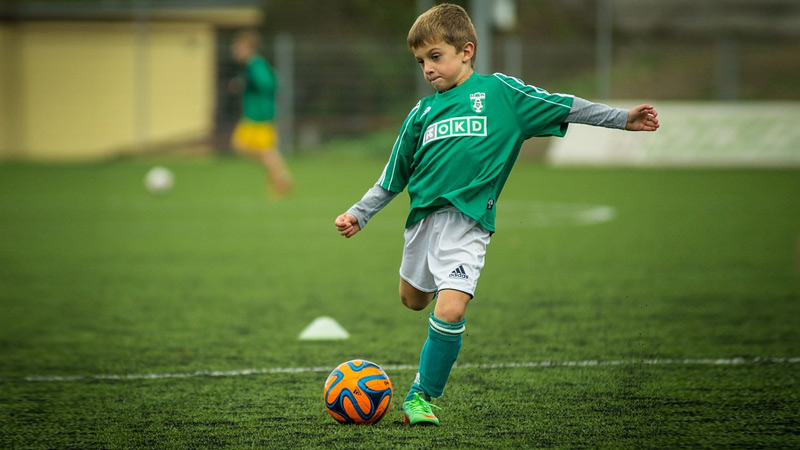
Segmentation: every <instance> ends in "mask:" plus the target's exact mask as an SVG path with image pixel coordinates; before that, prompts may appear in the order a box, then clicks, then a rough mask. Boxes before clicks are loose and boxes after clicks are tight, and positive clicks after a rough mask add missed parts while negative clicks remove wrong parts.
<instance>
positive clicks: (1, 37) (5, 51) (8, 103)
mask: <svg viewBox="0 0 800 450" xmlns="http://www.w3.org/2000/svg"><path fill="white" fill-rule="evenodd" d="M17 36H18V33H17V31H16V27H15V26H14V25H7V24H0V160H2V159H6V158H8V157H9V155H11V154H12V153H14V151H15V150H14V149H15V148H18V146H19V142H18V141H19V135H18V133H17V130H18V129H19V122H18V120H17V119H18V117H19V114H18V110H19V99H20V95H19V94H20V91H19V89H20V86H19V81H18V74H19V72H18V66H19V52H18V50H19V45H18V42H17Z"/></svg>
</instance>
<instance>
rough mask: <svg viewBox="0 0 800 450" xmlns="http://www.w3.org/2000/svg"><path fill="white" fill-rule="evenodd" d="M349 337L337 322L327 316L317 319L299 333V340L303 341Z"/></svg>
mask: <svg viewBox="0 0 800 450" xmlns="http://www.w3.org/2000/svg"><path fill="white" fill-rule="evenodd" d="M349 337H350V333H348V332H347V330H345V329H344V328H342V326H341V325H339V322H337V321H335V320H333V318H332V317H328V316H322V317H317V318H316V319H314V320H313V321H312V322H311V323H310V324H309V325H308V326H307V327H306V329H305V330H303V332H302V333H300V339H301V340H304V341H309V340H328V339H347V338H349Z"/></svg>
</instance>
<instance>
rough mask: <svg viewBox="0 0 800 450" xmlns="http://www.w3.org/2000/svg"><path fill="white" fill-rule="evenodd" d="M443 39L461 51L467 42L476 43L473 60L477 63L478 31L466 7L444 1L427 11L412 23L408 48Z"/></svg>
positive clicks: (458, 51) (415, 47)
mask: <svg viewBox="0 0 800 450" xmlns="http://www.w3.org/2000/svg"><path fill="white" fill-rule="evenodd" d="M438 41H443V42H444V43H446V44H449V45H452V46H453V47H455V48H456V53H461V52H462V51H463V49H464V45H466V43H467V42H472V43H473V44H474V45H475V50H474V51H473V56H472V60H471V61H470V63H471V64H472V65H473V66H474V65H475V52H477V50H478V33H477V32H476V31H475V26H474V25H472V20H470V18H469V14H467V12H466V11H465V10H464V8H462V7H460V6H458V5H453V4H451V3H442V4H441V5H437V6H434V7H433V8H431V9H429V10H427V11H425V12H424V13H422V14H421V15H420V16H419V17H417V20H416V21H415V22H414V25H411V29H410V30H409V31H408V40H407V42H408V48H409V49H411V50H414V49H417V48H419V47H422V46H423V45H425V44H431V43H433V42H438Z"/></svg>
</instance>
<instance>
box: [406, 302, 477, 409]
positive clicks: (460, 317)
mask: <svg viewBox="0 0 800 450" xmlns="http://www.w3.org/2000/svg"><path fill="white" fill-rule="evenodd" d="M438 297H439V298H438V299H437V300H436V307H435V308H434V312H433V313H432V314H431V318H430V320H429V322H428V339H427V340H426V341H425V345H423V347H422V352H421V353H420V357H419V372H417V377H416V379H415V380H414V384H413V385H412V386H411V389H410V390H409V392H408V394H407V395H406V398H405V401H404V402H403V413H404V416H405V417H404V421H405V422H406V423H408V424H410V425H416V424H425V425H431V424H432V425H438V424H439V419H438V418H437V417H436V415H434V414H433V411H432V409H431V404H430V403H429V402H430V400H431V398H434V397H441V396H442V394H443V393H444V387H445V385H446V384H447V380H448V378H450V370H451V369H452V368H453V364H454V363H455V362H456V359H458V353H459V352H460V351H461V335H462V334H463V333H464V329H465V327H464V324H465V323H466V319H464V314H465V312H466V307H467V304H468V303H469V301H470V299H471V298H472V296H470V295H469V294H466V293H464V292H461V291H456V290H452V289H444V290H442V291H440V292H439V296H438Z"/></svg>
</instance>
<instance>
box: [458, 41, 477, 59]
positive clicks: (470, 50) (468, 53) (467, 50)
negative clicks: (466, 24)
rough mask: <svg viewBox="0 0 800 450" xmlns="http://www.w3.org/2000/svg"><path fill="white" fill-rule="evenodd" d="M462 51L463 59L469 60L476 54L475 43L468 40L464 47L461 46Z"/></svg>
mask: <svg viewBox="0 0 800 450" xmlns="http://www.w3.org/2000/svg"><path fill="white" fill-rule="evenodd" d="M461 53H462V55H461V61H462V62H467V61H469V60H470V59H472V57H473V56H475V44H474V43H472V42H467V43H466V44H464V46H463V47H461Z"/></svg>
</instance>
